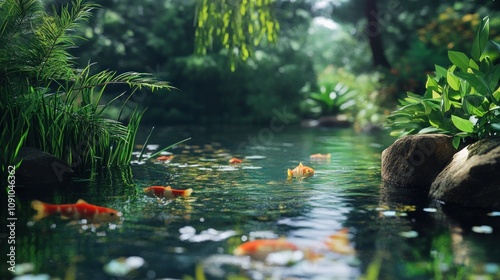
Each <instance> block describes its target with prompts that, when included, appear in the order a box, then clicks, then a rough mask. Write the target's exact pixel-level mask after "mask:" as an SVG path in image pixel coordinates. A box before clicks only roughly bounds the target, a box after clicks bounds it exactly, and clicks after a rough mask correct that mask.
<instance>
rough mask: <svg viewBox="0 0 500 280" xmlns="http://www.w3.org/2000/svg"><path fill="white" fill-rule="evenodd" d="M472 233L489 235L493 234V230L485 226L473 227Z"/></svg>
mask: <svg viewBox="0 0 500 280" xmlns="http://www.w3.org/2000/svg"><path fill="white" fill-rule="evenodd" d="M472 231H473V232H476V233H485V234H490V233H493V228H492V227H490V226H486V225H482V226H474V227H472Z"/></svg>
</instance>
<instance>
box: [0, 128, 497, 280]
mask: <svg viewBox="0 0 500 280" xmlns="http://www.w3.org/2000/svg"><path fill="white" fill-rule="evenodd" d="M274 131H277V130H274ZM146 135H147V133H144V135H140V136H139V139H138V142H139V143H142V142H143V141H144V139H145V138H146ZM154 135H155V136H153V137H152V139H151V140H150V143H154V144H157V145H158V146H159V147H160V148H161V147H165V146H168V145H169V144H172V143H174V142H176V141H178V140H181V139H184V138H186V137H192V139H191V140H190V141H188V142H186V143H184V144H181V145H179V146H177V147H175V148H174V149H170V150H169V151H170V152H171V153H173V155H174V157H173V159H172V160H171V161H169V162H154V161H148V162H146V163H142V164H139V163H133V164H132V166H131V167H130V168H122V169H118V170H107V171H102V172H100V173H99V174H97V175H95V176H94V178H93V179H92V180H79V181H78V180H77V181H75V182H74V183H71V184H68V185H65V186H60V187H57V188H56V187H51V186H43V187H38V188H37V189H33V188H28V187H22V186H19V187H18V188H17V189H16V191H17V193H16V197H17V200H18V202H17V206H16V218H17V221H16V229H15V234H16V235H15V238H16V239H15V240H16V243H15V246H16V247H15V254H16V258H15V261H16V265H17V270H18V271H19V270H22V269H26V270H27V271H29V273H32V274H35V275H38V276H42V278H21V277H19V278H17V279H49V276H50V277H51V279H93V280H97V279H182V278H184V279H312V278H314V279H500V234H499V233H500V212H496V211H492V210H478V209H461V208H458V207H453V206H449V205H442V204H439V203H437V202H433V201H427V202H424V203H419V204H403V203H399V202H397V201H386V200H384V199H382V198H381V197H380V196H379V189H380V186H381V179H380V154H381V152H382V150H383V149H384V148H386V147H387V146H388V145H390V143H392V141H393V140H394V139H391V138H388V137H385V136H384V135H383V134H362V133H356V132H354V131H353V130H352V129H304V128H298V127H296V128H294V127H286V128H285V129H283V130H282V131H279V132H273V131H272V130H271V129H269V128H265V127H264V128H263V127H256V128H252V127H245V128H229V129H228V128H206V129H188V128H183V129H179V128H176V129H156V130H155V132H154ZM150 148H153V149H154V148H155V147H154V146H150ZM151 152H154V150H153V151H151ZM316 153H323V154H325V153H330V154H331V158H330V159H323V160H312V159H310V155H311V154H316ZM232 157H238V158H242V159H243V162H242V163H241V164H229V163H228V161H229V159H230V158H232ZM300 162H302V163H303V164H304V165H307V166H310V167H312V168H313V169H314V170H315V174H314V176H312V177H309V178H305V179H302V180H297V179H293V180H288V179H287V176H286V170H287V169H288V168H290V169H292V168H294V167H295V166H297V165H298V164H299V163H300ZM153 185H163V186H166V185H170V186H172V187H173V188H176V189H187V188H192V189H193V193H192V194H191V196H189V197H186V198H177V199H174V200H168V201H165V200H158V199H155V198H151V197H147V196H146V195H145V194H144V192H143V188H145V187H148V186H153ZM33 199H38V200H41V201H44V202H50V203H61V204H62V203H74V202H76V201H77V200H78V199H84V200H86V201H87V202H89V203H92V204H96V205H102V206H106V207H110V208H113V209H116V210H118V211H120V212H122V214H123V216H122V221H121V222H120V223H118V224H105V225H104V224H103V225H100V226H93V225H88V224H82V223H75V222H70V221H67V220H62V219H60V218H58V217H48V218H46V219H43V220H41V221H37V222H33V221H32V215H33V214H34V211H33V210H32V209H31V207H30V203H31V201H32V200H33ZM2 213H3V218H2V219H3V220H6V218H5V215H6V214H5V211H3V212H2ZM342 229H346V230H345V231H347V235H345V234H344V237H347V238H348V239H347V243H346V242H344V243H342V242H341V245H342V246H344V248H348V250H347V252H346V250H342V249H339V248H338V247H334V248H332V247H329V246H325V242H326V241H327V240H329V238H330V237H331V236H332V235H333V236H337V235H338V233H339V231H340V232H342ZM4 231H5V229H4ZM5 236H6V234H4V237H5ZM278 238H282V239H284V240H286V241H288V242H290V243H293V244H295V245H296V246H297V247H298V248H299V250H297V251H293V252H276V253H273V254H271V255H270V256H272V257H268V258H267V259H253V258H250V257H247V256H235V255H233V251H234V249H235V248H236V247H237V246H239V245H240V244H242V243H244V242H246V241H252V240H258V239H278ZM5 240H6V239H5V238H4V239H2V243H3V245H2V247H7V246H4V244H5V245H6V244H7V242H5ZM6 251H7V249H4V252H5V253H4V256H5V254H8V252H6ZM8 267H9V265H8V264H6V262H2V264H1V269H2V279H9V278H13V277H14V276H13V275H12V274H10V273H8V271H7V269H8ZM43 275H46V276H47V277H45V278H43ZM481 277H482V278H481Z"/></svg>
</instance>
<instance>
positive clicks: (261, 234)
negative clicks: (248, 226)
mask: <svg viewBox="0 0 500 280" xmlns="http://www.w3.org/2000/svg"><path fill="white" fill-rule="evenodd" d="M248 236H249V239H250V240H254V239H276V238H278V237H279V236H278V235H277V234H276V233H274V232H272V231H269V230H263V231H251V232H250V233H249V234H248Z"/></svg>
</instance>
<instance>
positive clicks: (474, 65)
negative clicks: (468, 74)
mask: <svg viewBox="0 0 500 280" xmlns="http://www.w3.org/2000/svg"><path fill="white" fill-rule="evenodd" d="M469 67H470V68H472V69H476V70H479V65H477V63H476V62H475V61H474V60H473V59H470V60H469Z"/></svg>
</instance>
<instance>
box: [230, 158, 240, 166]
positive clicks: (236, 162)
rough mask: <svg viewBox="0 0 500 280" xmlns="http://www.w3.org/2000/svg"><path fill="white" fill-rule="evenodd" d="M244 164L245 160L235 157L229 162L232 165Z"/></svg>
mask: <svg viewBox="0 0 500 280" xmlns="http://www.w3.org/2000/svg"><path fill="white" fill-rule="evenodd" d="M242 162H243V160H242V159H239V158H235V157H234V158H231V159H230V160H229V163H230V164H239V163H242Z"/></svg>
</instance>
